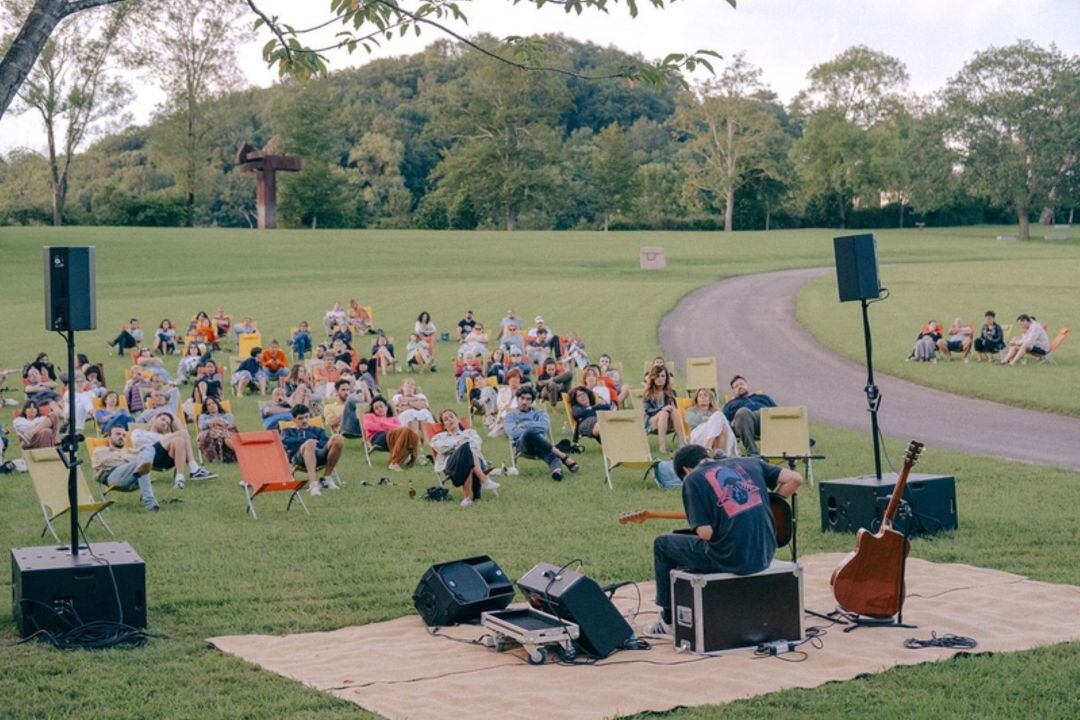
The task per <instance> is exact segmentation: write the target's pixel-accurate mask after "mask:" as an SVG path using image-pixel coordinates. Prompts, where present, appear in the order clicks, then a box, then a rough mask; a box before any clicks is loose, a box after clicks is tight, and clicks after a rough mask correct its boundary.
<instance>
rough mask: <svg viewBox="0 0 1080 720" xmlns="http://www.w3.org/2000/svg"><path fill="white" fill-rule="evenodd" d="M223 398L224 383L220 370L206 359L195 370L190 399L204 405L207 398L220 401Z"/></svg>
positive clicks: (214, 363)
mask: <svg viewBox="0 0 1080 720" xmlns="http://www.w3.org/2000/svg"><path fill="white" fill-rule="evenodd" d="M223 397H225V381H224V380H223V379H222V377H221V369H220V368H218V365H217V363H216V362H214V361H213V360H211V359H210V358H209V357H208V358H206V359H204V360H203V361H202V363H201V364H200V365H199V367H198V368H196V370H195V389H194V390H193V391H192V393H191V399H192V400H194V401H195V402H197V403H204V402H206V400H207V399H208V398H217V399H218V400H221V399H222V398H223Z"/></svg>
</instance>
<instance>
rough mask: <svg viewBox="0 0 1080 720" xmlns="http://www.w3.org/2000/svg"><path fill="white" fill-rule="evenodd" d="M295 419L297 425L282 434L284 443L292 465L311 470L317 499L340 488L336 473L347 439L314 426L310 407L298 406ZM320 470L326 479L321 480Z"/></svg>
mask: <svg viewBox="0 0 1080 720" xmlns="http://www.w3.org/2000/svg"><path fill="white" fill-rule="evenodd" d="M292 417H293V420H294V421H295V422H296V426H295V427H290V428H285V429H284V430H282V431H281V444H282V445H283V446H285V454H286V455H287V456H288V458H289V462H290V463H292V464H293V465H295V466H296V467H302V468H304V469H305V470H307V474H308V492H309V493H311V494H312V495H313V496H314V495H318V494H320V493H321V492H322V491H323V490H337V489H338V488H339V485H338V484H337V483H336V482H334V480H333V474H334V468H335V467H337V464H338V460H340V459H341V453H342V451H343V450H344V449H345V438H343V437H342V436H341V435H338V434H334V435H328V434H327V433H326V430H324V429H323V428H321V427H315V426H314V425H312V424H311V410H310V409H309V408H308V407H307V406H306V405H297V406H296V407H294V408H293V409H292ZM319 468H322V471H323V473H322V477H318V471H319Z"/></svg>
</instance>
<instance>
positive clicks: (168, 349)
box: [154, 318, 176, 355]
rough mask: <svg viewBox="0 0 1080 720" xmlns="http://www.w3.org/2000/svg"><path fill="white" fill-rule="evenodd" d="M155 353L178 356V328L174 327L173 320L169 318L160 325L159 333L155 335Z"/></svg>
mask: <svg viewBox="0 0 1080 720" xmlns="http://www.w3.org/2000/svg"><path fill="white" fill-rule="evenodd" d="M154 352H157V353H161V354H162V355H175V354H176V328H175V327H173V324H172V320H170V319H169V318H165V319H164V320H162V321H161V322H160V323H158V328H157V331H156V332H155V333H154Z"/></svg>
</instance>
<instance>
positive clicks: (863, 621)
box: [830, 608, 919, 633]
mask: <svg viewBox="0 0 1080 720" xmlns="http://www.w3.org/2000/svg"><path fill="white" fill-rule="evenodd" d="M830 616H831V618H830V619H833V620H836V619H837V618H840V619H843V620H845V621H846V622H847V625H848V626H847V627H846V628H844V632H846V633H849V632H852V631H853V630H858V629H859V628H863V627H892V628H917V627H919V626H918V625H911V624H909V623H905V622H904V611H903V610H901V611H900V612H898V613H897V614H896V617H894V618H884V619H879V618H868V617H863V616H862V615H857V614H855V613H849V612H848V611H846V610H842V609H840V608H837V609H836V610H835V611H834V612H832V613H830Z"/></svg>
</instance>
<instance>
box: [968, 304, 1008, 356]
mask: <svg viewBox="0 0 1080 720" xmlns="http://www.w3.org/2000/svg"><path fill="white" fill-rule="evenodd" d="M1004 349H1005V333H1004V331H1002V329H1001V326H1000V325H998V323H997V313H995V312H994V311H993V310H987V311H986V315H985V322H984V323H983V326H982V328H981V330H980V331H979V337H977V338H975V360H985V361H987V362H990V356H991V355H996V354H997V353H999V352H1001V351H1002V350H1004Z"/></svg>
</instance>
